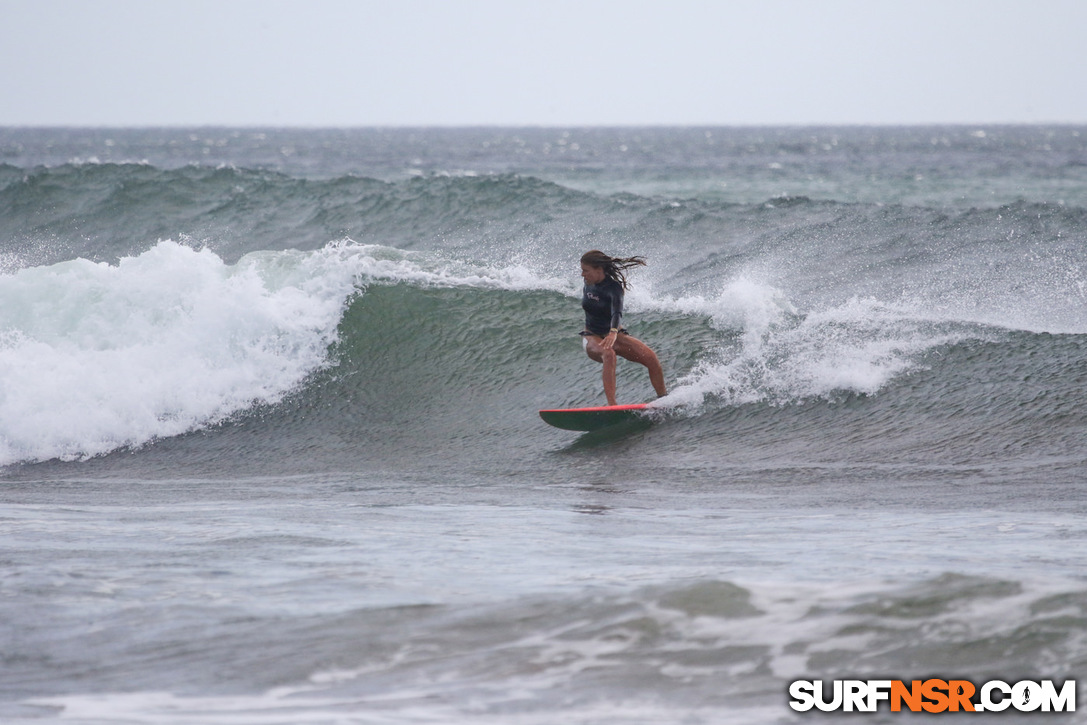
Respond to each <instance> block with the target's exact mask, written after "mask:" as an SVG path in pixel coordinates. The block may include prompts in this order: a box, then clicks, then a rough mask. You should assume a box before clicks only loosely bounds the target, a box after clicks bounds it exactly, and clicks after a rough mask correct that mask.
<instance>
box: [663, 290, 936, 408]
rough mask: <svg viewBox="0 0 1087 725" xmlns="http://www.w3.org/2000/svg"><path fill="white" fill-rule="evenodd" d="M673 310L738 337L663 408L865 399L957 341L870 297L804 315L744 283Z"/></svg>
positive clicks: (779, 295)
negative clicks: (710, 401) (843, 395)
mask: <svg viewBox="0 0 1087 725" xmlns="http://www.w3.org/2000/svg"><path fill="white" fill-rule="evenodd" d="M671 306H672V307H673V308H674V309H676V310H677V311H682V312H686V313H693V314H703V315H706V316H708V317H709V318H710V319H711V322H712V324H713V325H714V326H715V327H718V328H720V329H722V330H723V331H731V332H733V333H735V332H737V331H738V332H739V339H738V343H739V345H738V347H737V346H736V344H735V343H731V344H730V343H729V342H726V341H723V342H722V345H721V347H720V349H718V350H716V351H714V353H713V354H711V355H709V356H708V357H706V358H705V359H704V360H702V362H701V363H700V364H699V365H698V366H696V367H695V369H694V370H692V371H691V372H690V373H689V374H688V375H686V376H684V377H683V378H682V379H680V380H679V381H678V385H677V386H675V388H674V390H673V391H672V393H671V394H670V395H669V396H668V398H667V399H666V400H667V403H668V405H697V404H700V403H702V402H703V401H704V400H705V398H706V397H708V396H714V397H718V398H720V399H722V400H724V401H725V402H726V403H727V404H730V405H741V404H745V403H753V402H759V401H767V402H771V403H774V404H781V403H786V402H795V401H798V400H803V399H807V398H814V397H824V398H825V397H829V396H832V395H834V394H835V393H838V392H852V393H859V394H869V395H870V394H874V393H876V392H878V391H879V390H880V389H881V388H882V387H884V386H885V385H887V383H888V382H889V381H891V380H892V379H894V378H895V377H896V376H899V375H901V374H903V373H905V372H907V371H909V370H912V369H915V368H917V366H918V363H917V362H916V361H917V357H918V354H919V353H921V352H923V351H925V350H928V349H931V348H932V347H935V346H937V345H940V344H944V343H946V342H949V341H952V340H954V339H957V338H956V337H954V336H953V335H950V334H949V333H948V332H947V331H946V329H943V328H942V327H941V326H940V325H939V324H938V323H933V322H932V321H927V320H923V319H920V318H918V317H917V316H916V315H915V314H913V313H912V312H911V311H909V310H907V309H904V308H901V309H900V308H896V307H895V306H892V305H886V304H883V303H881V302H879V301H878V300H874V299H870V298H866V299H860V298H854V299H851V300H848V301H847V302H845V303H842V304H839V305H833V306H829V307H826V308H823V309H817V310H812V311H810V312H808V313H807V314H804V315H801V314H799V313H798V312H797V311H796V308H795V307H794V306H793V305H792V303H791V302H790V301H789V300H788V298H787V296H786V295H785V294H784V293H783V292H782V291H781V290H778V289H776V288H775V287H773V286H772V285H768V284H765V283H761V282H758V281H756V280H752V279H750V278H747V277H743V276H741V277H738V278H735V279H733V280H730V281H729V282H728V283H726V284H725V285H724V287H723V288H722V291H721V293H720V294H719V295H718V296H717V297H714V298H702V297H694V298H683V299H679V300H675V301H674V302H673V303H672V305H671Z"/></svg>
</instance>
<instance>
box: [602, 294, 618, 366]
mask: <svg viewBox="0 0 1087 725" xmlns="http://www.w3.org/2000/svg"><path fill="white" fill-rule="evenodd" d="M617 286H618V285H617ZM610 297H611V330H609V331H608V334H607V335H605V336H604V340H603V342H602V343H601V344H602V346H603V347H604V349H605V350H610V349H612V347H614V345H615V339H616V338H617V337H619V323H620V322H621V321H622V319H623V291H622V290H621V289H614V290H612V292H611V295H610Z"/></svg>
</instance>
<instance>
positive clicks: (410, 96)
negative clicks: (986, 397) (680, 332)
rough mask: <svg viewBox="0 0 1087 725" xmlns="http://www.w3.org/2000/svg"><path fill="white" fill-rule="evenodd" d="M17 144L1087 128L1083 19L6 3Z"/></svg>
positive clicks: (667, 1)
mask: <svg viewBox="0 0 1087 725" xmlns="http://www.w3.org/2000/svg"><path fill="white" fill-rule="evenodd" d="M0 68H2V69H3V70H2V72H0V125H70V126H71V125H75V126H98V125H110V126H119V125H124V126H132V125H135V126H140V125H262V126H269V125H270V126H370V125H385V126H388V125H413V126H415V125H640V124H646V125H648V124H699V125H702V124H708V125H741V124H742V125H751V124H840V123H862V124H868V123H876V124H898V123H901V124H913V123H1021V122H1073V123H1087V0H384V1H378V0H297V1H295V2H290V1H286V0H0Z"/></svg>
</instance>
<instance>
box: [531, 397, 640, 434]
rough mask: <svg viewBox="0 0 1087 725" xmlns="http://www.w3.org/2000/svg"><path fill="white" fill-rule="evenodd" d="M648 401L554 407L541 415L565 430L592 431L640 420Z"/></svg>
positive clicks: (548, 422) (546, 420) (546, 421)
mask: <svg viewBox="0 0 1087 725" xmlns="http://www.w3.org/2000/svg"><path fill="white" fill-rule="evenodd" d="M648 408H649V405H648V403H630V404H628V405H594V406H590V407H587V408H552V409H550V410H541V411H540V417H541V418H543V420H544V422H545V423H547V424H548V425H553V426H555V427H556V428H562V429H564V430H579V431H592V430H600V429H601V428H607V427H608V426H613V425H618V424H620V423H628V422H631V421H635V420H638V418H639V413H640V412H641V411H644V410H647V409H648Z"/></svg>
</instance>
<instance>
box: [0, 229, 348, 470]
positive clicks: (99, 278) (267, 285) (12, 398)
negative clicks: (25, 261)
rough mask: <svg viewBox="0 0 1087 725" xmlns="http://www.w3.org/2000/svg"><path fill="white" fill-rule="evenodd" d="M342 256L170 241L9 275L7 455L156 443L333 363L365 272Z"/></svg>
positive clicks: (2, 313)
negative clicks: (230, 260)
mask: <svg viewBox="0 0 1087 725" xmlns="http://www.w3.org/2000/svg"><path fill="white" fill-rule="evenodd" d="M335 256H336V255H335V254H334V253H330V252H328V251H324V250H323V251H321V252H316V253H310V254H301V253H294V254H292V253H282V254H279V255H278V256H277V255H272V256H269V255H267V254H257V255H249V256H247V257H245V258H243V259H242V260H241V261H240V262H239V263H238V264H237V265H228V264H225V263H224V262H223V260H222V259H220V258H219V257H218V256H216V255H215V254H214V253H212V252H211V251H209V250H206V249H205V250H201V251H197V250H194V249H191V248H189V247H186V246H182V245H180V244H177V243H175V242H169V241H166V242H161V243H159V244H157V245H156V246H155V247H153V248H152V249H150V250H148V251H147V252H145V253H143V254H141V255H139V256H136V257H129V258H125V259H122V260H121V261H120V263H119V264H117V265H115V266H114V265H108V264H104V263H98V264H96V263H92V262H89V261H87V260H83V259H77V260H74V261H69V262H63V263H60V264H55V265H52V266H47V267H36V268H29V269H23V270H20V271H19V272H16V273H15V274H11V275H4V276H0V386H2V387H0V464H8V463H12V462H14V461H25V460H45V459H49V458H61V459H75V458H83V457H89V456H94V455H98V454H102V453H105V452H108V451H111V450H114V449H116V448H119V447H123V446H133V445H139V444H142V443H146V442H147V441H150V440H152V439H154V438H157V437H162V436H170V435H176V434H179V433H182V432H185V431H188V430H192V429H194V428H197V427H199V426H202V425H207V424H208V423H211V422H215V421H219V420H222V419H223V418H225V417H227V416H229V415H231V414H232V413H234V412H236V411H238V410H240V409H242V408H245V407H247V406H250V405H252V404H253V403H254V402H258V401H275V400H277V399H279V398H281V397H282V396H283V395H284V394H285V393H286V392H287V391H289V390H290V389H291V388H292V387H293V386H295V385H296V384H297V383H298V382H299V381H300V380H302V379H303V378H304V377H305V376H306V375H307V374H308V373H310V372H311V371H313V370H314V369H316V368H318V367H319V366H321V365H322V364H324V362H325V360H326V354H327V349H328V346H329V344H330V343H331V342H332V341H333V340H334V339H335V336H336V326H337V323H338V321H339V319H340V315H341V314H342V310H343V308H344V305H345V303H346V300H347V299H348V298H349V296H350V294H351V293H352V291H353V290H354V277H355V274H354V272H355V270H352V269H350V268H343V267H339V266H338V265H337V264H336V263H335V262H336V260H335Z"/></svg>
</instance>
